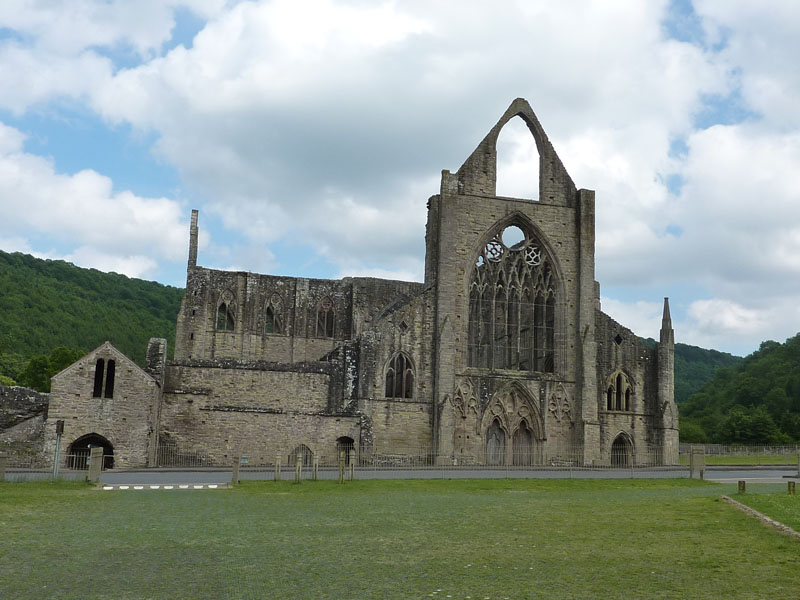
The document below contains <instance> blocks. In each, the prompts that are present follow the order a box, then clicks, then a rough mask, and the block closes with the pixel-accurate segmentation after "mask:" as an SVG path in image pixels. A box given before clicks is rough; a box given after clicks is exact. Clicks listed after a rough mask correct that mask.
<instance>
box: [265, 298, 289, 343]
mask: <svg viewBox="0 0 800 600" xmlns="http://www.w3.org/2000/svg"><path fill="white" fill-rule="evenodd" d="M264 333H266V334H276V335H282V334H283V333H285V330H284V314H283V299H282V298H281V297H280V295H279V294H278V293H277V292H276V293H274V294H272V295H271V296H270V297H269V299H268V300H267V303H266V307H265V309H264Z"/></svg>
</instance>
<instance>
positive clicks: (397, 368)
mask: <svg viewBox="0 0 800 600" xmlns="http://www.w3.org/2000/svg"><path fill="white" fill-rule="evenodd" d="M385 396H386V398H413V397H414V367H413V365H412V364H411V360H410V359H409V358H408V356H406V355H405V354H404V353H403V352H398V353H397V354H395V355H394V357H393V358H392V360H391V361H389V366H388V367H387V368H386V394H385Z"/></svg>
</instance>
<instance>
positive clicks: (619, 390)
mask: <svg viewBox="0 0 800 600" xmlns="http://www.w3.org/2000/svg"><path fill="white" fill-rule="evenodd" d="M615 408H616V409H617V410H622V374H621V373H619V374H617V402H616V406H615Z"/></svg>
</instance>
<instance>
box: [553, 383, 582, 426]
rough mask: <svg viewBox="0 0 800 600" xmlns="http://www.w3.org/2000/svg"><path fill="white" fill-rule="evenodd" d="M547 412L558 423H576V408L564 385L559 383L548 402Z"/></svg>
mask: <svg viewBox="0 0 800 600" xmlns="http://www.w3.org/2000/svg"><path fill="white" fill-rule="evenodd" d="M547 411H548V412H549V413H550V414H551V415H552V416H553V418H554V419H555V420H556V422H558V423H566V424H569V423H574V422H575V417H576V415H575V407H574V405H573V403H572V399H571V398H570V396H569V394H568V393H567V389H566V388H565V387H564V384H563V383H561V382H558V384H557V385H556V387H555V389H554V390H553V391H552V393H551V394H550V398H549V399H548V401H547Z"/></svg>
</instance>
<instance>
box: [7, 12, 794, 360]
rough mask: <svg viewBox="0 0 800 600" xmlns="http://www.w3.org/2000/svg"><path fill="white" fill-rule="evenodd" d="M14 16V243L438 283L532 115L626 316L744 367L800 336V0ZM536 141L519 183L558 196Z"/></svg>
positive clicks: (175, 271)
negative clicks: (195, 245) (488, 170)
mask: <svg viewBox="0 0 800 600" xmlns="http://www.w3.org/2000/svg"><path fill="white" fill-rule="evenodd" d="M455 6H456V4H455V3H453V2H437V1H421V0H420V1H410V2H391V1H389V2H382V1H380V0H378V1H376V2H369V3H365V2H363V1H357V0H354V1H352V2H345V1H333V0H308V1H305V2H296V1H290V0H272V1H252V2H235V1H226V0H140V1H137V2H128V1H125V0H116V1H114V0H111V1H106V0H103V1H100V0H97V1H94V0H70V1H66V0H65V1H63V2H58V1H53V2H48V3H41V2H24V1H19V2H17V1H14V2H5V3H2V4H0V79H1V80H2V81H4V82H5V86H4V88H5V89H4V93H3V94H2V95H0V219H2V223H3V224H4V227H3V228H2V229H1V230H0V249H2V250H5V251H22V252H28V253H32V254H34V255H36V256H40V257H46V258H60V259H65V260H70V261H72V262H75V263H76V264H79V265H81V266H85V267H94V268H98V269H101V270H113V271H117V272H122V273H125V274H127V275H130V276H134V277H142V278H145V279H153V280H157V281H161V282H163V283H168V284H172V285H183V282H184V278H185V263H186V251H187V231H188V220H189V213H190V210H191V209H192V208H198V209H199V210H200V226H201V233H202V235H201V246H200V256H199V262H200V264H203V265H205V266H209V267H217V268H231V269H237V270H248V271H254V272H267V273H276V274H284V275H297V276H305V277H326V278H335V277H343V276H348V275H370V276H378V277H390V278H399V279H416V280H419V279H421V277H422V271H423V261H424V234H425V217H426V215H425V203H426V201H427V199H428V197H429V196H431V195H432V194H435V193H436V192H437V191H438V185H439V177H440V172H441V169H450V170H456V169H457V168H458V167H459V166H460V165H461V163H462V162H463V160H464V159H465V158H466V157H467V156H468V155H469V154H470V153H471V151H472V150H473V149H474V147H475V146H476V145H477V143H478V142H479V141H480V140H481V138H482V137H483V136H484V135H485V133H486V132H487V131H488V130H489V129H490V128H491V127H492V126H493V124H494V123H495V122H496V120H497V119H498V118H499V116H500V115H501V114H502V112H503V111H504V110H505V108H506V107H507V106H508V104H509V103H510V102H511V100H513V99H514V98H515V97H518V96H522V97H525V98H526V99H528V101H529V102H530V104H531V106H532V107H533V109H534V111H535V112H536V113H537V115H538V117H539V119H540V121H541V122H542V125H543V126H544V128H545V130H546V131H547V133H548V135H549V137H550V140H551V141H552V142H553V144H554V146H555V148H556V151H557V152H558V153H559V155H560V156H561V159H562V161H563V162H564V164H565V166H566V168H567V170H568V172H569V173H570V174H571V176H572V178H573V180H574V181H575V182H576V184H577V185H578V187H585V188H589V189H594V190H595V191H596V198H597V268H596V273H597V279H598V280H599V281H600V283H601V295H602V302H603V308H604V310H606V312H609V313H610V314H611V315H612V316H613V317H614V318H616V319H617V320H619V321H620V322H622V323H624V324H626V325H628V326H630V327H631V328H632V329H634V331H636V332H637V333H639V334H640V335H644V336H654V337H655V336H657V334H658V327H659V323H660V314H661V303H662V299H663V297H664V296H669V297H670V299H671V306H672V311H673V317H674V319H675V326H676V338H677V339H678V341H683V342H686V343H691V344H696V345H701V346H705V347H713V348H718V349H722V350H727V351H730V352H734V353H738V354H745V353H748V352H751V351H752V350H754V349H756V348H757V347H758V345H759V343H760V342H761V341H762V340H765V339H776V340H781V341H782V340H783V339H785V338H786V337H788V336H792V335H794V334H795V333H797V332H798V330H800V303H798V301H797V300H798V298H800V277H798V275H800V203H799V202H798V200H799V199H800V198H798V195H800V194H799V193H798V190H800V169H799V168H798V162H799V161H800V111H798V110H797V108H796V107H797V106H800V70H798V69H797V65H796V63H797V56H800V4H798V3H796V2H794V1H791V0H785V1H781V0H775V1H773V2H770V3H769V4H768V8H765V7H764V6H762V5H759V4H758V3H754V2H743V1H742V2H739V1H735V0H716V1H712V0H703V1H701V0H697V1H694V2H690V1H688V0H681V1H672V2H670V1H667V0H662V1H647V2H644V1H640V0H637V1H634V0H629V1H623V0H620V1H615V2H580V1H574V2H559V3H554V2H548V1H541V2H536V1H524V2H522V1H520V2H511V1H509V2H505V3H502V5H491V6H490V4H489V3H486V2H480V1H477V0H476V1H474V2H473V1H467V0H464V1H460V2H458V3H457V7H458V8H457V10H456V8H455ZM531 144H532V141H531V139H530V137H529V134H527V133H526V131H525V129H524V127H521V124H520V123H514V122H512V123H511V124H509V126H508V127H507V128H506V129H504V131H503V133H502V136H501V139H500V145H499V148H498V151H499V160H500V164H499V166H498V168H499V181H498V185H501V186H502V187H503V189H504V190H505V193H506V194H508V195H519V196H521V197H530V196H531V195H533V194H534V193H535V192H532V190H535V189H536V186H535V177H536V174H535V170H536V169H535V164H536V163H535V157H534V154H533V151H532V146H531Z"/></svg>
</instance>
